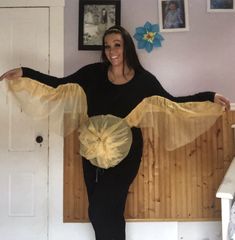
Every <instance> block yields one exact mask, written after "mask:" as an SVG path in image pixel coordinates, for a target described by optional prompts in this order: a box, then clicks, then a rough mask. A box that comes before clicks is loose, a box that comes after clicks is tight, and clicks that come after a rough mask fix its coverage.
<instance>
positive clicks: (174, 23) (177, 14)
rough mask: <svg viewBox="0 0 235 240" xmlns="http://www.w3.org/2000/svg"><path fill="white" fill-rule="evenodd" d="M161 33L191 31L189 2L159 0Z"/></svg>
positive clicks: (182, 0)
mask: <svg viewBox="0 0 235 240" xmlns="http://www.w3.org/2000/svg"><path fill="white" fill-rule="evenodd" d="M158 11H159V14H158V15H159V26H160V31H161V32H182V31H189V21H188V0H175V1H169V0H158Z"/></svg>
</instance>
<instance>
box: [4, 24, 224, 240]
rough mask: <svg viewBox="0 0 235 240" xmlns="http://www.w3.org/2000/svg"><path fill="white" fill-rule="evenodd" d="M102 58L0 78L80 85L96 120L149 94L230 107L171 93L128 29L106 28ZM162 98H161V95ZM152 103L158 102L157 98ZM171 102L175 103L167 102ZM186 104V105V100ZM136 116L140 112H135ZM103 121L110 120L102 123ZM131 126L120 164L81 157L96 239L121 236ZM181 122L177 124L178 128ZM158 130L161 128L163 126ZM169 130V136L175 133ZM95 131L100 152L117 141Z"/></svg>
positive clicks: (131, 167) (130, 171)
mask: <svg viewBox="0 0 235 240" xmlns="http://www.w3.org/2000/svg"><path fill="white" fill-rule="evenodd" d="M101 57H102V62H100V63H94V64H90V65H87V66H85V67H83V68H81V69H79V70H78V71H77V72H75V73H74V74H72V75H70V76H67V77H64V78H56V77H53V76H49V75H46V74H43V73H40V72H37V71H35V70H33V69H29V68H24V67H23V68H22V69H16V70H12V71H9V72H8V73H6V74H3V76H2V77H0V80H1V79H3V78H7V79H9V78H10V77H11V76H21V75H22V74H23V77H29V78H32V79H35V80H37V81H39V82H41V83H43V84H46V85H49V86H51V87H53V88H57V87H58V86H60V85H63V84H66V85H67V84H68V83H74V84H76V85H79V87H81V88H82V89H83V90H84V93H85V94H86V99H87V108H88V109H87V115H88V117H89V118H91V117H94V116H100V117H99V119H100V118H102V116H103V115H113V116H115V117H117V118H120V119H123V118H125V117H126V116H128V115H129V114H130V113H131V112H132V110H134V109H135V108H136V107H137V106H139V104H140V103H141V102H142V101H143V102H146V101H145V100H146V99H148V98H149V97H152V96H156V97H159V96H161V97H163V98H167V99H169V100H171V101H172V102H175V104H176V102H178V103H180V102H195V101H196V102H205V101H211V102H213V101H217V100H218V99H219V103H220V104H221V105H225V106H227V107H229V101H228V100H227V99H226V98H224V97H223V96H219V95H218V94H216V93H214V92H201V93H197V94H194V95H191V96H183V97H174V96H172V95H171V94H170V93H168V92H167V91H166V90H165V89H164V88H163V87H162V86H161V84H160V82H159V81H158V80H157V79H156V77H155V76H153V75H152V74H151V73H150V72H148V71H147V70H145V69H144V68H143V66H142V65H141V63H140V61H139V59H138V56H137V53H136V49H135V45H134V42H133V40H132V38H131V36H130V34H129V33H128V32H127V31H126V30H125V29H124V28H123V27H121V26H113V27H111V28H109V29H108V30H106V31H105V34H104V36H103V38H102V53H101ZM21 70H22V71H21ZM218 96H219V98H218ZM53 99H54V98H53ZM72 99H73V98H72ZM163 102H166V101H165V100H163ZM211 104H212V103H211ZM156 105H159V106H161V105H162V104H160V102H157V104H156ZM172 105H174V104H170V105H169V106H172ZM212 105H213V104H212ZM188 106H189V108H190V106H191V104H189V105H188ZM151 109H153V108H152V106H150V107H149V108H147V107H146V105H142V107H141V108H140V111H139V112H141V113H142V112H143V113H144V110H147V112H146V114H149V113H150V110H151ZM163 109H165V108H163ZM206 110H207V108H206ZM220 110H221V107H220ZM169 111H171V112H172V111H173V112H174V109H173V110H172V108H171V107H170V108H169ZM173 115H174V114H173ZM136 118H140V119H141V118H142V117H141V115H140V114H137V117H136ZM160 122H164V121H160ZM151 123H152V122H151V121H150V124H151ZM197 123H198V122H197ZM118 125H119V124H118ZM105 126H109V125H108V124H105ZM134 126H135V125H134ZM134 126H133V125H132V126H131V129H130V131H131V136H132V141H131V145H130V150H129V152H128V154H127V155H124V156H126V157H124V159H122V161H121V162H120V163H119V164H117V165H115V166H113V167H110V168H107V169H105V168H104V167H103V166H101V167H100V166H99V167H97V166H96V165H93V164H92V163H91V162H90V161H89V159H87V158H86V157H83V161H82V162H83V173H84V180H85V184H86V188H87V194H88V201H89V208H88V214H89V219H90V221H91V223H92V226H93V228H94V230H95V235H96V240H110V239H115V240H125V219H124V209H125V205H126V198H127V194H128V191H129V187H130V185H131V183H132V182H133V180H134V179H135V177H136V175H137V173H138V170H139V166H140V163H141V158H142V151H143V136H142V132H141V129H140V128H137V127H138V126H135V127H134ZM153 126H154V125H153ZM184 126H185V125H181V127H183V128H184ZM197 127H198V125H197ZM113 128H115V124H114V125H113V124H111V130H112V129H113ZM92 129H93V128H92V125H91V127H90V128H89V125H88V130H91V131H92ZM161 129H162V130H164V128H161ZM108 132H109V130H108ZM85 135H86V134H85ZM88 135H89V136H91V138H89V140H93V139H92V138H93V135H90V134H88ZM121 135H122V132H121ZM171 135H173V139H174V134H171ZM86 136H87V135H86ZM97 136H98V137H97ZM97 136H95V138H96V137H97V141H98V145H97V144H96V143H95V144H94V145H93V146H98V148H99V149H101V151H103V150H104V149H105V148H104V147H103V146H101V145H100V144H101V142H100V140H101V139H103V140H104V141H106V140H107V141H112V144H113V145H112V146H115V145H119V142H118V141H116V140H115V138H116V137H113V136H112V137H111V138H103V136H102V137H101V136H100V135H99V134H98V135H97ZM117 136H120V134H118V135H117ZM121 139H123V138H121ZM124 139H126V138H125V137H124ZM183 139H184V138H183ZM122 141H123V140H122ZM163 141H164V140H163ZM117 155H118V154H117ZM115 156H116V154H115ZM103 160H104V159H103ZM105 166H106V165H105Z"/></svg>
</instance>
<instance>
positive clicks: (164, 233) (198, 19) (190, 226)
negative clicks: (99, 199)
mask: <svg viewBox="0 0 235 240" xmlns="http://www.w3.org/2000/svg"><path fill="white" fill-rule="evenodd" d="M78 1H79V0H66V7H65V75H68V74H71V73H73V72H75V71H76V70H77V69H79V68H80V67H82V66H84V65H86V64H89V63H92V62H96V61H99V60H100V52H99V51H78ZM206 2H207V1H206V0H196V1H195V0H189V25H190V31H188V32H177V33H162V36H163V37H164V38H165V41H164V42H163V47H162V48H158V49H154V51H152V52H151V53H147V52H145V51H144V50H137V51H138V54H139V56H140V59H141V62H142V63H143V65H144V66H145V68H146V69H148V70H149V71H150V72H152V73H153V74H155V75H156V77H157V78H158V79H159V81H160V82H161V83H162V85H163V86H164V87H165V88H166V89H167V90H168V91H169V92H170V93H172V94H173V95H186V94H191V93H194V92H198V91H206V90H212V91H216V92H220V93H222V94H224V95H225V96H227V97H229V98H230V100H231V101H232V102H235V94H234V88H235V66H234V64H235V41H234V39H235V27H234V25H233V23H234V22H235V13H207V11H206ZM121 4H122V7H121V23H122V26H124V27H125V28H126V29H127V30H128V31H129V32H130V33H131V35H134V33H135V28H136V27H138V26H142V25H144V23H145V22H146V21H150V22H151V23H158V22H159V21H158V6H157V0H145V1H143V0H122V2H121ZM60 204H62V202H61V203H60ZM60 207H62V206H60ZM59 215H60V216H62V211H61V213H59ZM58 229H61V230H62V229H64V230H66V231H65V232H66V235H65V236H63V234H61V233H62V232H63V231H58V233H56V232H55V233H54V234H55V236H56V238H55V239H57V240H65V239H71V240H73V239H77V240H79V239H82V240H93V230H92V228H91V226H90V224H72V223H67V224H62V223H61V220H60V221H59V222H58ZM67 230H68V231H67ZM68 233H70V234H71V236H70V237H69V236H68V235H67V234H68ZM143 239H144V240H157V239H161V240H219V239H221V223H220V222H187V223H184V222H180V223H177V222H161V223H160V222H156V223H154V222H151V223H143V222H142V223H127V240H143Z"/></svg>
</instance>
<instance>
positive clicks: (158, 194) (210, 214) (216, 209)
mask: <svg viewBox="0 0 235 240" xmlns="http://www.w3.org/2000/svg"><path fill="white" fill-rule="evenodd" d="M234 123H235V112H228V113H225V114H224V116H223V117H221V118H220V119H219V120H218V121H217V122H216V124H215V125H214V126H213V127H212V128H211V129H210V130H209V131H208V132H206V133H205V134H203V135H201V136H200V137H198V138H197V139H196V140H195V141H194V142H192V143H190V144H188V145H187V146H184V147H181V148H179V149H177V150H175V151H172V152H167V151H165V150H164V148H163V146H162V144H161V142H160V141H158V140H155V141H154V140H153V139H155V138H154V137H153V134H154V132H153V131H152V130H151V129H144V130H143V136H144V153H143V158H142V163H141V166H140V169H139V173H138V176H137V178H136V179H135V181H134V183H133V184H132V185H131V187H130V190H129V194H128V199H127V205H126V210H125V217H126V219H127V220H130V221H141V220H144V221H152V220H154V221H162V220H164V221H165V220H169V221H173V220H176V221H194V220H195V221H196V220H217V219H220V200H219V199H216V197H215V194H216V191H217V189H218V187H219V185H220V183H221V181H222V179H223V176H224V174H225V172H226V170H227V168H228V166H229V165H230V162H231V160H232V158H233V156H234V155H235V144H234V136H233V131H232V129H231V125H232V124H234ZM64 153H65V158H64V221H65V222H86V221H88V216H87V208H88V204H87V195H86V189H85V185H84V182H83V173H82V164H81V159H80V156H79V149H78V140H77V135H76V133H74V134H71V135H70V136H68V137H66V138H65V149H64Z"/></svg>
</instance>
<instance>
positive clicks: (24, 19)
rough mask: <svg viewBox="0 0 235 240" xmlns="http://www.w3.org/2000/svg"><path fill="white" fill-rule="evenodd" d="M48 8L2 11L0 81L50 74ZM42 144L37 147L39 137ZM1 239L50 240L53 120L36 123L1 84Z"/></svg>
mask: <svg viewBox="0 0 235 240" xmlns="http://www.w3.org/2000/svg"><path fill="white" fill-rule="evenodd" d="M48 26H49V10H48V8H0V29H1V31H0V56H1V58H0V75H1V74H2V73H4V72H5V71H7V70H9V69H12V68H14V67H19V66H27V67H31V68H35V69H38V70H39V71H42V72H48V62H49V60H48V56H49V54H48V53H49V27H48ZM37 136H41V137H42V138H43V141H42V142H41V143H37V141H36V137H37ZM0 189H1V197H0V236H4V239H5V240H15V239H17V240H29V239H30V240H45V239H47V231H48V229H47V228H48V222H47V218H48V212H47V210H48V120H47V119H45V120H40V121H36V120H33V119H32V118H31V117H30V116H27V115H26V114H25V113H24V112H23V111H22V109H21V107H20V106H19V105H18V104H16V102H15V100H14V99H13V98H12V97H11V95H10V93H8V92H7V91H6V89H5V87H4V82H1V83H0Z"/></svg>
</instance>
